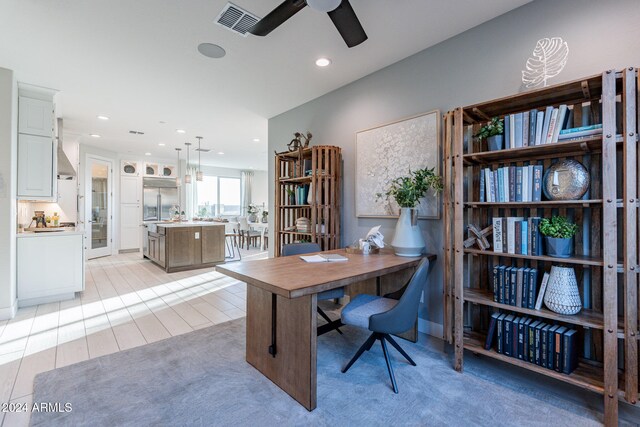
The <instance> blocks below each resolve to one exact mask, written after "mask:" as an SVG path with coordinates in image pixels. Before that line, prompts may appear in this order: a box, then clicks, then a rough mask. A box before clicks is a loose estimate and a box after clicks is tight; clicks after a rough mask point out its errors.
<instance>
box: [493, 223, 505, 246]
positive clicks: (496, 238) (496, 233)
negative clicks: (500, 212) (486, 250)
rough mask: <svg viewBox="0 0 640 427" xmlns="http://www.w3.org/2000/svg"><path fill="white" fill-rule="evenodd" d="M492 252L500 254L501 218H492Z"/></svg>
mask: <svg viewBox="0 0 640 427" xmlns="http://www.w3.org/2000/svg"><path fill="white" fill-rule="evenodd" d="M492 223H493V251H494V252H502V251H503V248H502V218H500V217H493V220H492Z"/></svg>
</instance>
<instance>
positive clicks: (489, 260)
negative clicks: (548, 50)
mask: <svg viewBox="0 0 640 427" xmlns="http://www.w3.org/2000/svg"><path fill="white" fill-rule="evenodd" d="M639 86H640V78H639V73H638V69H636V68H626V69H624V70H621V71H613V70H609V71H605V72H603V73H602V74H600V75H596V76H590V77H585V78H583V79H579V80H575V81H571V82H567V83H563V84H559V85H555V86H551V87H546V88H542V89H537V90H531V91H528V92H524V93H520V94H516V95H513V96H508V97H504V98H500V99H496V100H490V101H487V102H483V103H479V104H475V105H470V106H466V107H460V108H456V109H455V110H454V111H451V112H449V113H447V114H446V115H445V132H444V137H445V144H444V158H445V165H444V169H443V170H444V180H445V190H444V204H445V209H444V221H445V247H447V246H449V247H450V248H448V249H446V250H445V257H444V258H445V259H444V263H445V266H444V276H445V277H444V278H445V291H444V301H445V307H444V315H445V325H444V329H445V338H447V339H448V340H449V342H451V343H452V344H454V347H455V349H456V350H455V359H454V360H455V366H454V367H455V369H456V370H459V371H461V370H462V369H463V366H464V352H463V349H465V348H466V349H469V350H471V351H473V352H474V353H477V354H481V355H485V356H488V357H491V358H493V359H498V360H502V361H504V362H506V363H510V364H512V365H517V366H520V367H522V368H523V369H527V370H530V371H534V372H537V373H540V374H542V375H545V376H549V377H553V378H556V379H559V380H561V381H564V382H567V383H570V384H574V385H576V386H579V387H582V388H584V389H587V390H591V391H594V392H597V393H600V394H602V395H604V412H605V416H604V423H605V425H607V426H613V425H617V419H618V400H617V399H615V398H613V397H615V396H616V395H618V396H621V397H622V398H624V399H625V401H627V402H629V403H631V404H634V405H635V404H637V403H638V401H639V399H638V397H639V393H638V391H639V383H640V375H639V371H640V365H639V359H640V357H639V353H640V345H639V344H638V342H639V341H638V336H639V335H640V334H639V332H638V324H639V318H638V306H639V305H640V298H639V290H638V281H639V276H638V274H637V269H638V265H637V259H638V256H639V252H638V249H639V248H638V246H639V245H640V232H639V230H638V228H639V225H640V222H639V216H638V215H640V212H638V208H639V206H640V204H639V203H638V200H639V199H640V191H639V189H638V187H640V180H639V175H638V171H639V170H640V161H639V157H640V156H638V153H637V152H638V149H640V144H639V143H638V140H639V139H638V121H639V120H640V115H639V114H638V108H637V106H638V97H639V96H640V88H639ZM493 117H499V118H502V119H506V120H505V128H506V127H508V128H509V132H510V133H509V134H508V135H509V138H508V140H509V145H507V146H513V145H518V146H519V145H524V146H523V147H519V148H508V149H503V150H498V151H487V144H486V143H485V142H484V141H479V140H478V138H476V137H475V136H474V135H477V134H478V131H479V130H480V127H481V126H482V125H483V124H486V123H487V122H488V121H489V120H491V119H492V118H493ZM540 120H542V122H541V121H540ZM507 123H509V124H510V125H507ZM540 123H542V127H541V125H540ZM593 123H598V124H602V132H601V133H600V134H596V135H591V136H584V137H580V138H573V139H565V140H560V141H559V142H556V143H551V144H542V145H533V146H528V145H527V144H528V143H529V142H530V141H531V140H532V139H531V135H534V134H535V135H536V138H535V139H536V140H538V141H540V135H542V137H543V138H544V135H546V138H547V140H549V138H551V140H553V139H556V140H557V137H558V133H559V132H560V131H559V129H563V128H565V129H576V128H579V127H582V126H589V125H591V124H593ZM552 124H553V126H552ZM545 129H553V130H545ZM534 132H535V133H534ZM543 140H544V139H543ZM506 141H507V138H505V144H506ZM511 144H513V145H511ZM563 159H573V160H576V161H578V162H580V163H581V164H582V165H583V166H584V167H585V168H586V170H587V171H588V172H589V188H588V193H587V194H588V195H587V196H586V197H588V199H584V200H558V201H549V200H542V201H538V202H508V203H501V202H498V203H495V202H480V201H479V200H485V199H491V200H493V197H490V196H493V195H494V190H495V195H496V197H497V198H499V197H498V193H500V196H502V199H503V200H504V198H505V195H506V194H507V192H511V193H510V194H509V196H507V197H506V198H511V199H514V198H515V197H514V196H513V194H516V195H517V196H518V198H519V195H520V191H521V192H522V195H523V198H525V199H529V198H534V197H537V195H538V194H540V193H539V191H540V183H541V181H540V172H539V171H540V167H542V176H544V171H546V170H548V168H549V167H550V166H551V165H552V164H554V163H555V162H557V161H560V160H563ZM531 165H533V166H534V168H529V172H528V173H529V175H528V176H527V177H525V174H524V170H525V168H526V167H528V166H531ZM531 169H533V171H534V172H535V174H534V175H533V179H532V175H531V173H532V172H531ZM514 170H515V185H514V179H513V178H512V177H513V175H512V174H511V171H514ZM521 171H522V172H521ZM491 174H493V175H491ZM496 176H497V180H496ZM520 176H522V178H520ZM501 179H504V180H503V181H501ZM488 183H491V184H488ZM487 185H493V187H491V186H487ZM525 185H526V186H525ZM558 185H559V184H558ZM481 188H482V189H483V190H482V191H483V192H484V193H483V194H482V195H481ZM514 188H515V191H514ZM487 190H490V191H487ZM525 190H526V191H525ZM534 190H535V192H534ZM533 194H535V195H533ZM543 198H544V197H543ZM552 215H560V216H564V217H567V218H568V219H569V220H570V221H573V222H575V223H576V224H578V233H577V234H576V236H575V238H574V240H573V250H574V253H575V254H580V255H574V256H572V257H571V258H555V257H550V256H546V255H522V254H509V253H502V252H494V251H493V247H492V243H493V236H487V237H488V241H489V244H490V245H491V247H490V248H489V249H488V250H481V249H477V248H475V247H471V248H465V247H464V243H465V239H468V238H469V237H470V235H469V231H468V227H469V226H470V225H474V226H475V227H477V229H478V230H483V229H484V228H485V227H488V226H489V225H492V224H493V225H494V226H495V227H496V235H497V236H498V239H500V237H502V244H503V245H504V244H505V242H506V244H507V247H511V248H513V245H514V242H515V244H516V246H517V245H520V243H518V242H522V247H523V248H524V247H528V248H529V249H532V248H534V249H536V250H537V249H538V248H539V246H537V245H538V244H539V243H538V242H540V240H538V235H534V236H532V237H531V239H530V241H529V242H527V240H525V239H526V237H527V235H525V234H524V233H525V232H526V233H528V232H530V230H532V229H533V230H534V232H535V231H536V226H537V222H533V221H529V222H528V226H527V227H526V228H525V222H526V221H525V220H527V219H531V218H542V217H546V218H548V217H550V216H552ZM496 218H511V220H502V221H496ZM521 221H522V223H520V222H521ZM505 224H506V225H505ZM500 225H501V226H502V227H499V226H500ZM505 230H506V232H505ZM525 230H526V231H525ZM500 233H502V236H500ZM505 233H506V234H505ZM520 233H522V234H520ZM534 239H536V240H534ZM498 242H500V240H496V244H498ZM525 242H527V243H528V244H525ZM534 243H535V245H536V246H535V247H534V246H533V245H534ZM518 247H519V246H518ZM543 247H544V246H543ZM536 253H540V252H536ZM583 254H584V255H583ZM498 264H501V265H505V268H507V269H508V268H509V267H512V268H513V269H516V270H517V271H518V272H520V271H526V270H525V269H527V268H530V269H536V270H537V272H538V284H539V283H540V280H541V276H542V273H545V272H549V269H550V267H551V266H553V265H568V266H571V267H572V268H573V269H574V272H575V274H576V279H577V281H578V288H579V292H580V296H581V301H582V303H583V304H584V305H585V306H586V307H588V308H583V309H582V311H581V312H580V313H578V314H577V315H574V316H563V315H559V314H557V313H554V312H551V311H550V310H547V309H546V308H542V309H541V310H531V309H527V308H522V307H516V306H511V305H508V304H501V303H498V302H495V301H494V300H493V293H492V292H490V291H489V290H487V289H479V288H478V286H479V283H480V284H481V283H489V282H490V280H491V277H492V274H493V268H494V266H495V265H498ZM511 277H513V276H511ZM532 277H535V276H533V275H532ZM505 280H508V279H505ZM511 280H514V279H511ZM515 280H521V279H515ZM505 283H507V282H505ZM509 286H511V285H509ZM495 312H501V313H512V314H513V315H514V316H515V319H518V318H519V317H531V318H540V319H543V320H544V322H545V323H546V324H547V325H550V327H551V325H553V324H558V323H562V324H563V326H567V327H568V328H570V329H574V330H577V331H578V332H577V333H576V335H573V336H574V337H576V336H577V343H578V346H577V348H578V353H579V358H580V363H579V366H578V368H577V369H576V370H575V371H574V372H573V373H572V374H570V375H565V374H562V373H559V372H556V371H552V370H549V369H546V368H543V367H540V366H538V365H535V364H531V363H528V362H525V361H523V360H518V359H514V358H511V357H509V356H506V355H502V354H499V353H497V352H496V351H494V350H485V349H484V338H483V337H486V333H487V329H488V325H489V324H490V320H491V314H492V313H495ZM545 319H546V320H545ZM507 322H509V321H507ZM506 325H510V323H506ZM478 337H480V338H478ZM572 339H576V338H572Z"/></svg>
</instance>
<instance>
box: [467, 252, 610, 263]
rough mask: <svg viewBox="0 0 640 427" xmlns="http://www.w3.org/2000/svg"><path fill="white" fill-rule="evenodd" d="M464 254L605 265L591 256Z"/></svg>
mask: <svg viewBox="0 0 640 427" xmlns="http://www.w3.org/2000/svg"><path fill="white" fill-rule="evenodd" d="M464 252H465V253H467V254H474V255H485V256H491V257H494V256H497V257H508V258H519V259H529V260H537V261H548V262H555V263H558V264H580V265H595V266H602V265H604V261H603V260H602V258H595V257H589V256H573V257H571V258H555V257H550V256H546V255H522V254H509V253H503V252H493V251H483V250H481V249H474V248H465V250H464Z"/></svg>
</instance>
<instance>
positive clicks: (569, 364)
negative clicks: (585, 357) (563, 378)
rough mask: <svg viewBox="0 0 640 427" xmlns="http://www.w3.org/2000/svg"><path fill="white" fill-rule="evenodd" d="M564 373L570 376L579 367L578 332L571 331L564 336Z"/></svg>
mask: <svg viewBox="0 0 640 427" xmlns="http://www.w3.org/2000/svg"><path fill="white" fill-rule="evenodd" d="M563 341H564V343H563V345H562V347H563V350H564V352H563V355H562V372H564V373H565V374H570V373H571V372H573V370H574V369H576V368H577V367H578V342H577V341H578V331H577V330H575V329H571V330H569V331H567V332H565V333H564V335H563Z"/></svg>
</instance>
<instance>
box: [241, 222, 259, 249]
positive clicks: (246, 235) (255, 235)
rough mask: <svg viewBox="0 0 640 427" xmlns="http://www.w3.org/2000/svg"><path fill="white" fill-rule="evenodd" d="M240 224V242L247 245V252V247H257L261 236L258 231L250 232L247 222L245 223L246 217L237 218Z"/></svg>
mask: <svg viewBox="0 0 640 427" xmlns="http://www.w3.org/2000/svg"><path fill="white" fill-rule="evenodd" d="M238 221H239V223H240V233H241V234H242V241H243V244H244V242H246V243H247V250H249V246H250V245H251V244H253V246H258V239H261V238H262V234H261V233H260V232H259V231H256V230H252V229H251V226H250V225H249V221H247V217H246V216H241V217H239V218H238Z"/></svg>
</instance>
